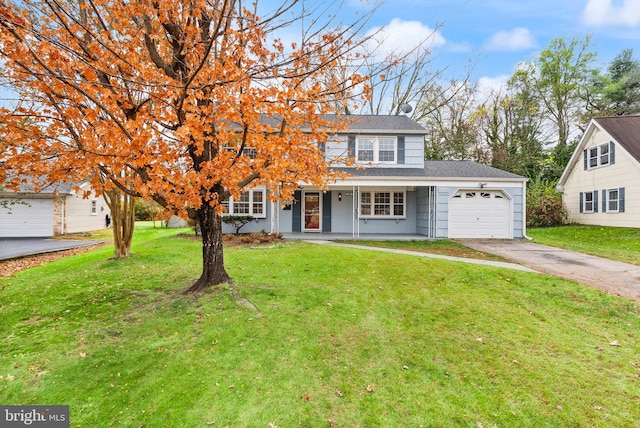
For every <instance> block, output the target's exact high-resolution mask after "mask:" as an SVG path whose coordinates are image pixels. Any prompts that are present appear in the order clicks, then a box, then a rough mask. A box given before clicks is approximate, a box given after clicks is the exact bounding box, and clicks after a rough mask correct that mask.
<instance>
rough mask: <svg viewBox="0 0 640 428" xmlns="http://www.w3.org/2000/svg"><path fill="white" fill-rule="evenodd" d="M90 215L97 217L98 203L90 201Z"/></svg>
mask: <svg viewBox="0 0 640 428" xmlns="http://www.w3.org/2000/svg"><path fill="white" fill-rule="evenodd" d="M91 215H98V201H96V200H93V201H91Z"/></svg>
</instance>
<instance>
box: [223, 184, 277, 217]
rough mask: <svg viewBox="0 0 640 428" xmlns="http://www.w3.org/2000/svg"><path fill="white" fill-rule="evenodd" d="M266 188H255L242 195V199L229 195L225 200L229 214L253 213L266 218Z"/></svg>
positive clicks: (254, 215)
mask: <svg viewBox="0 0 640 428" xmlns="http://www.w3.org/2000/svg"><path fill="white" fill-rule="evenodd" d="M265 193H266V190H264V189H253V190H249V191H248V192H244V193H242V194H241V195H240V199H238V200H235V199H234V198H233V197H229V199H228V200H226V201H223V202H222V205H224V207H225V209H226V211H227V212H226V214H227V215H251V216H253V217H256V218H265V217H266V211H265V199H266V197H265V196H266V195H265Z"/></svg>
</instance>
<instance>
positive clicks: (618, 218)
mask: <svg viewBox="0 0 640 428" xmlns="http://www.w3.org/2000/svg"><path fill="white" fill-rule="evenodd" d="M609 141H612V138H611V136H610V135H609V134H607V133H605V132H601V131H599V130H597V129H596V130H595V132H593V133H592V134H591V135H590V136H589V137H588V141H587V143H586V145H585V146H584V147H582V148H581V150H580V153H579V154H580V155H582V150H583V149H585V148H586V149H587V150H588V149H589V148H591V147H594V146H598V145H600V144H604V143H607V142H609ZM620 187H624V188H625V212H624V213H608V212H604V213H603V212H602V190H604V189H615V188H620ZM594 190H597V191H598V212H597V213H580V192H589V191H594ZM563 203H564V207H565V209H566V210H567V211H568V213H569V221H570V222H575V223H580V224H591V225H600V226H620V227H640V167H639V166H638V164H637V163H636V162H635V161H634V160H633V159H632V158H631V157H630V156H629V154H628V153H627V152H626V151H625V150H624V149H623V148H622V147H621V146H620V145H618V144H616V145H615V163H614V164H613V165H608V166H602V167H598V168H594V169H588V170H586V171H585V170H584V160H583V158H582V157H580V159H579V160H578V161H577V162H576V163H575V164H574V165H573V168H572V169H571V171H569V174H568V175H567V179H566V182H565V184H564V189H563Z"/></svg>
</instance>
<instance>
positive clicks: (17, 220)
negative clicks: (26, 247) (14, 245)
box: [0, 199, 53, 238]
mask: <svg viewBox="0 0 640 428" xmlns="http://www.w3.org/2000/svg"><path fill="white" fill-rule="evenodd" d="M45 236H53V200H52V199H25V200H23V201H22V203H18V204H14V205H10V206H9V209H7V208H4V207H0V237H2V238H20V237H45Z"/></svg>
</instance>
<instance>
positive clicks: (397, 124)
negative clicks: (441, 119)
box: [326, 114, 427, 135]
mask: <svg viewBox="0 0 640 428" xmlns="http://www.w3.org/2000/svg"><path fill="white" fill-rule="evenodd" d="M326 117H327V118H328V119H331V118H334V117H335V118H337V116H335V115H327V116H326ZM343 117H345V118H347V119H350V120H353V123H351V124H350V125H349V132H356V133H383V134H384V133H386V134H389V133H408V134H419V135H426V134H427V130H426V129H424V127H423V126H422V125H420V124H419V123H418V122H416V121H415V120H413V119H411V118H409V117H407V116H404V115H393V116H392V115H387V116H383V115H366V114H352V115H348V116H343Z"/></svg>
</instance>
